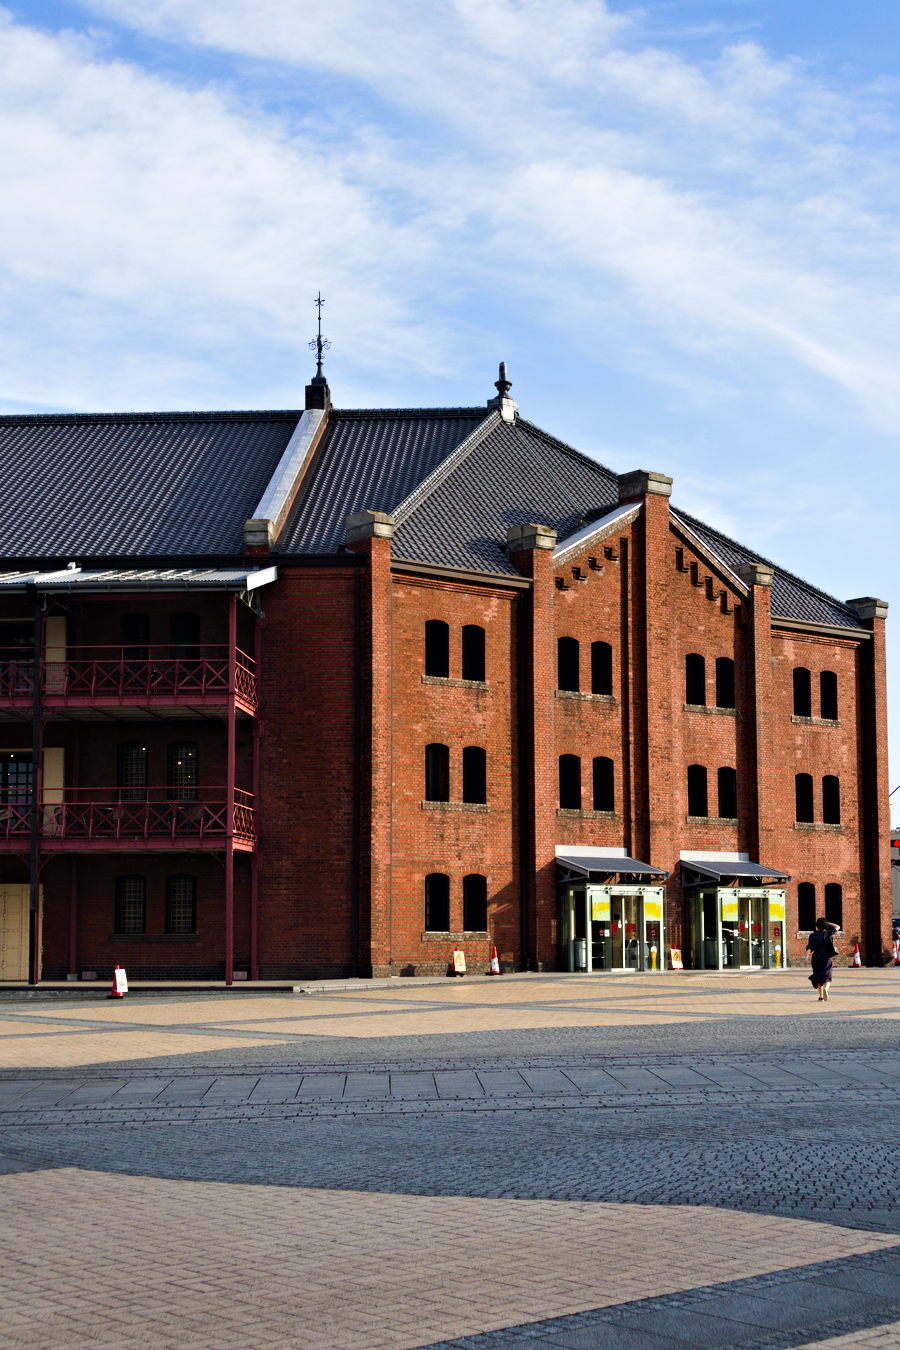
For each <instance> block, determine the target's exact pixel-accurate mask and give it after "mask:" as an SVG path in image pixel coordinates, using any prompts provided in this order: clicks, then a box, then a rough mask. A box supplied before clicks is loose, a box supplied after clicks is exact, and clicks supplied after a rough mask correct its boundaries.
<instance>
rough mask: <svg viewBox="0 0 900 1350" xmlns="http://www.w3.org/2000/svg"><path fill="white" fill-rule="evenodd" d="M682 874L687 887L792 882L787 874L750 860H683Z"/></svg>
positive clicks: (768, 884)
mask: <svg viewBox="0 0 900 1350" xmlns="http://www.w3.org/2000/svg"><path fill="white" fill-rule="evenodd" d="M681 872H682V877H683V880H684V883H685V885H686V886H699V885H703V884H704V883H705V882H709V881H737V882H740V883H742V884H743V885H745V886H774V885H779V884H784V883H785V882H788V881H790V879H791V878H790V877H789V875H788V874H787V872H780V871H778V869H777V868H774V867H764V866H763V864H762V863H758V862H751V861H750V860H749V859H736V858H729V859H727V860H725V859H721V858H682V859H681Z"/></svg>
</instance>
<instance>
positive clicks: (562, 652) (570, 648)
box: [556, 637, 581, 693]
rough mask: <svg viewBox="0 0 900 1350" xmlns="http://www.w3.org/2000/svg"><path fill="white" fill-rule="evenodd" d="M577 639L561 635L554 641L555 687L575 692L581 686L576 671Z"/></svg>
mask: <svg viewBox="0 0 900 1350" xmlns="http://www.w3.org/2000/svg"><path fill="white" fill-rule="evenodd" d="M578 665H579V660H578V639H577V638H570V637H561V638H559V639H558V641H557V643H556V687H557V689H570V690H572V691H573V692H575V693H577V692H578V690H579V689H580V688H581V678H580V675H579V672H578Z"/></svg>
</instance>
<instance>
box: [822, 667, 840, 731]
mask: <svg viewBox="0 0 900 1350" xmlns="http://www.w3.org/2000/svg"><path fill="white" fill-rule="evenodd" d="M819 716H820V717H824V718H826V719H827V720H828V721H830V722H836V721H837V716H838V682H837V675H835V673H834V671H833V670H823V671H822V673H821V675H820V676H819Z"/></svg>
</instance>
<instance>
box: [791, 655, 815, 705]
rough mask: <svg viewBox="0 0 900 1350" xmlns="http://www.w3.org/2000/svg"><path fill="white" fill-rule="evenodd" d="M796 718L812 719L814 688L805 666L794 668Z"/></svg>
mask: <svg viewBox="0 0 900 1350" xmlns="http://www.w3.org/2000/svg"><path fill="white" fill-rule="evenodd" d="M793 680H794V716H795V717H812V686H811V683H810V678H809V671H808V670H807V669H806V667H805V666H795V667H794V674H793Z"/></svg>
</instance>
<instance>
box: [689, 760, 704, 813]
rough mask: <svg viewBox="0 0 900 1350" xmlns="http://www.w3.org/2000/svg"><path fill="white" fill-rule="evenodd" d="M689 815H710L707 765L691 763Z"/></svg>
mask: <svg viewBox="0 0 900 1350" xmlns="http://www.w3.org/2000/svg"><path fill="white" fill-rule="evenodd" d="M687 789H688V815H689V816H708V815H709V795H708V793H707V787H706V767H705V765H703V764H689V765H688V771H687Z"/></svg>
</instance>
